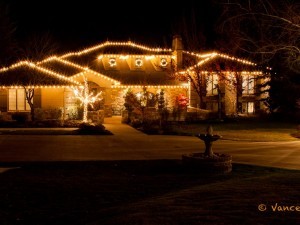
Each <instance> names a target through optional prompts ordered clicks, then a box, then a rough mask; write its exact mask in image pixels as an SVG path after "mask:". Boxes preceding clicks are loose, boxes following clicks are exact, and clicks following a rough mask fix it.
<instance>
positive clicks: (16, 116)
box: [11, 112, 28, 123]
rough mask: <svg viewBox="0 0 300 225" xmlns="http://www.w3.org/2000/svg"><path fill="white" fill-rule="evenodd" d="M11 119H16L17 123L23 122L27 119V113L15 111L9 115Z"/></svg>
mask: <svg viewBox="0 0 300 225" xmlns="http://www.w3.org/2000/svg"><path fill="white" fill-rule="evenodd" d="M11 118H12V119H13V120H16V121H17V122H18V123H25V122H26V121H27V120H28V113H26V112H15V113H13V114H12V115H11Z"/></svg>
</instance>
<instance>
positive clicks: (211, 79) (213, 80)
mask: <svg viewBox="0 0 300 225" xmlns="http://www.w3.org/2000/svg"><path fill="white" fill-rule="evenodd" d="M218 83H219V78H218V75H217V74H211V75H208V80H207V87H206V91H207V95H217V94H218V90H217V88H216V85H217V84H218Z"/></svg>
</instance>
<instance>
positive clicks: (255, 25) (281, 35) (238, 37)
mask: <svg viewBox="0 0 300 225" xmlns="http://www.w3.org/2000/svg"><path fill="white" fill-rule="evenodd" d="M218 2H219V3H220V2H221V4H222V6H223V14H222V16H221V17H220V21H219V26H218V28H217V30H218V31H219V33H221V34H222V36H223V40H222V41H220V42H218V43H217V45H218V46H219V47H220V48H222V49H223V51H224V50H225V51H227V52H230V53H231V54H234V55H237V56H240V57H243V58H245V57H246V56H249V57H251V58H253V59H255V60H256V61H257V62H258V63H260V65H261V66H262V68H261V69H262V70H264V68H266V66H269V67H271V68H272V71H271V72H270V71H269V73H265V74H266V75H267V76H270V79H268V83H267V85H269V86H270V89H269V97H268V98H267V99H265V102H264V103H265V104H266V105H267V106H268V107H269V110H270V112H275V111H281V112H288V113H290V110H291V109H292V110H295V106H296V101H297V98H299V93H298V91H296V90H297V88H295V85H296V86H298V88H299V85H300V79H299V78H298V77H299V73H300V49H299V40H300V4H299V3H296V2H295V1H292V0H281V1H269V0H255V1H254V0H252V1H251V0H248V1H242V0H226V1H225V0H223V1H222V0H221V1H218ZM297 83H298V85H297ZM286 89H288V91H286ZM287 99H289V101H288V102H289V104H291V105H290V106H289V105H287V101H286V100H287Z"/></svg>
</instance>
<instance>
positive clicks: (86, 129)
mask: <svg viewBox="0 0 300 225" xmlns="http://www.w3.org/2000/svg"><path fill="white" fill-rule="evenodd" d="M78 133H79V134H112V133H111V132H110V131H108V130H106V129H105V127H104V126H103V125H102V124H94V123H81V124H80V125H79V129H78Z"/></svg>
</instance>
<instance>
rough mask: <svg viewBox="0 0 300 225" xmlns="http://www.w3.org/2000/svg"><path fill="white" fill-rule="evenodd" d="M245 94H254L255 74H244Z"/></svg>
mask: <svg viewBox="0 0 300 225" xmlns="http://www.w3.org/2000/svg"><path fill="white" fill-rule="evenodd" d="M243 94H244V95H251V94H254V76H253V75H248V76H244V79H243Z"/></svg>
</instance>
